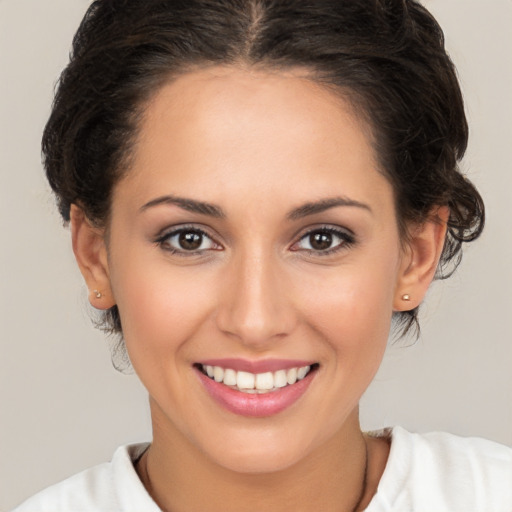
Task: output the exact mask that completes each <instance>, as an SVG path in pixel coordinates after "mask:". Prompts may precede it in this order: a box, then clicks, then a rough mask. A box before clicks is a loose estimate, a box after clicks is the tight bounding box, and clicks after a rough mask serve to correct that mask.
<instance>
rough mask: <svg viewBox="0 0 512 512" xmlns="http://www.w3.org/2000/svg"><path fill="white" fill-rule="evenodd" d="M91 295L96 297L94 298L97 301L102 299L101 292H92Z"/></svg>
mask: <svg viewBox="0 0 512 512" xmlns="http://www.w3.org/2000/svg"><path fill="white" fill-rule="evenodd" d="M93 293H94V295H96V298H97V299H101V297H103V295H102V293H101V292H99V291H98V290H94V292H93Z"/></svg>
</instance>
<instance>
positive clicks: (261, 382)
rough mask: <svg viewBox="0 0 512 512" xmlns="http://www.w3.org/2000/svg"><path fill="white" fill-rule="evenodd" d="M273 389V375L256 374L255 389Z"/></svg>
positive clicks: (270, 373) (267, 373) (269, 373)
mask: <svg viewBox="0 0 512 512" xmlns="http://www.w3.org/2000/svg"><path fill="white" fill-rule="evenodd" d="M273 387H274V374H273V373H272V372H266V373H258V374H257V375H256V386H255V388H256V389H260V390H261V389H272V388H273Z"/></svg>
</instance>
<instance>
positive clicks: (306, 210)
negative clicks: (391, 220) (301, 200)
mask: <svg viewBox="0 0 512 512" xmlns="http://www.w3.org/2000/svg"><path fill="white" fill-rule="evenodd" d="M338 206H351V207H355V208H362V209H363V210H367V211H368V212H369V213H372V214H373V212H372V209H371V208H370V206H369V205H367V204H365V203H361V202H360V201H355V200H354V199H350V198H348V197H340V196H339V197H330V198H326V199H321V200H319V201H313V202H311V203H306V204H303V205H302V206H299V207H298V208H294V209H293V210H292V211H291V212H289V213H288V215H287V218H288V219H289V220H298V219H302V218H304V217H307V216H309V215H315V214H316V213H322V212H325V211H326V210H330V209H331V208H336V207H338Z"/></svg>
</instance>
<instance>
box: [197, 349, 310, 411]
mask: <svg viewBox="0 0 512 512" xmlns="http://www.w3.org/2000/svg"><path fill="white" fill-rule="evenodd" d="M194 368H195V370H196V372H197V376H198V377H199V380H200V382H201V383H202V385H203V386H204V389H205V391H206V392H207V394H208V395H209V396H210V397H211V398H212V399H213V401H214V403H217V404H218V405H220V406H221V408H223V409H226V410H228V411H229V412H231V413H234V414H237V415H241V416H246V417H268V416H273V415H275V414H278V413H280V412H282V411H284V410H285V409H288V408H289V407H291V406H292V405H293V404H295V403H296V402H298V401H299V399H300V398H301V397H302V396H303V395H304V394H305V393H306V391H307V389H308V388H309V386H310V384H311V382H312V381H313V379H314V378H315V376H316V375H317V374H318V371H317V370H318V368H319V364H318V363H313V362H307V361H291V360H266V361H258V362H254V361H252V362H251V361H247V360H241V359H217V360H209V361H203V362H201V363H199V362H198V363H196V364H194Z"/></svg>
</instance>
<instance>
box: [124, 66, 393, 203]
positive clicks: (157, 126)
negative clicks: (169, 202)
mask: <svg viewBox="0 0 512 512" xmlns="http://www.w3.org/2000/svg"><path fill="white" fill-rule="evenodd" d="M127 180H128V182H132V183H133V184H134V190H136V191H137V194H138V195H141V196H142V195H144V196H145V197H144V198H141V201H142V200H143V199H148V200H150V199H151V197H149V196H151V195H155V194H157V191H158V190H161V192H162V193H173V194H176V195H185V196H190V195H193V196H194V195H196V196H200V199H203V200H208V201H210V200H211V201H213V202H215V201H218V200H222V199H226V200H227V199H228V198H230V199H232V198H233V197H235V196H236V195H237V194H240V193H245V194H246V193H247V192H248V191H249V190H250V191H251V192H254V191H259V192H260V194H261V195H262V196H263V195H268V194H270V193H271V192H273V191H275V190H281V192H283V191H286V192H287V193H291V192H292V190H291V189H290V184H291V183H293V184H294V185H295V187H294V189H293V192H294V193H295V194H296V195H297V197H296V200H297V202H301V201H302V202H304V201H307V200H311V199H312V195H313V196H315V195H316V196H319V197H321V196H325V195H331V196H332V195H333V192H334V191H333V186H334V187H337V190H336V191H335V193H336V194H339V195H350V194H352V195H353V194H359V195H361V194H363V195H365V194H366V195H368V194H370V195H371V193H372V192H375V191H376V186H377V185H378V186H380V187H384V189H385V190H383V191H384V192H385V193H386V194H388V193H389V184H388V183H387V180H385V178H383V175H382V174H381V173H380V172H379V169H378V164H377V159H376V158H375V153H374V149H373V146H372V142H371V137H370V130H369V129H368V127H367V126H366V124H365V123H364V122H363V121H362V120H361V118H360V117H359V116H358V115H356V113H355V112H354V109H353V107H352V105H351V103H350V102H349V101H348V100H347V99H345V98H344V97H343V96H342V95H340V94H334V93H333V92H331V91H329V90H328V89H327V88H324V87H322V86H320V85H318V84H316V83H315V82H313V81H312V80H311V79H309V78H308V77H307V75H306V73H305V72H301V71H300V70H297V71H289V72H275V73H272V72H268V71H255V70H242V69H236V68H209V69H205V70H200V71H195V72H191V73H187V74H184V75H182V76H180V77H178V78H177V79H176V80H173V81H172V82H169V83H168V84H166V85H165V86H164V87H162V88H161V89H160V90H159V91H158V92H157V93H156V94H155V96H154V97H153V98H152V100H151V101H150V102H149V103H148V105H147V108H146V111H145V115H144V117H143V120H142V122H141V125H140V128H139V134H138V140H137V144H136V146H135V155H134V161H133V168H132V172H130V173H129V174H128V178H127ZM171 189H172V190H171ZM377 195H378V194H377ZM299 196H303V197H299ZM313 198H314V197H313ZM354 199H358V198H354ZM374 199H375V198H374ZM386 200H387V199H386Z"/></svg>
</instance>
